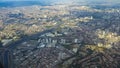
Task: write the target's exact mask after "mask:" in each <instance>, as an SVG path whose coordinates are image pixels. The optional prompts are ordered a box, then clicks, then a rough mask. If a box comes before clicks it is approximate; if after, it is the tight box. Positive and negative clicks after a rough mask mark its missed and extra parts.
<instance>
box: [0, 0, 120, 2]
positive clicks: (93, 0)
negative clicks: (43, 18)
mask: <svg viewBox="0 0 120 68" xmlns="http://www.w3.org/2000/svg"><path fill="white" fill-rule="evenodd" d="M0 1H45V2H61V3H73V2H112V3H115V2H116V3H117V2H120V0H0Z"/></svg>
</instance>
